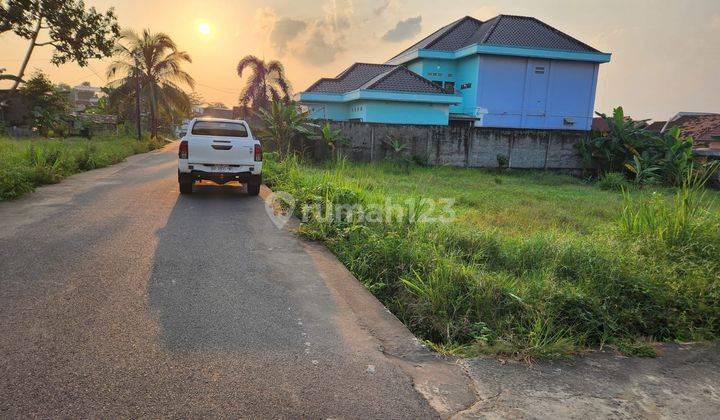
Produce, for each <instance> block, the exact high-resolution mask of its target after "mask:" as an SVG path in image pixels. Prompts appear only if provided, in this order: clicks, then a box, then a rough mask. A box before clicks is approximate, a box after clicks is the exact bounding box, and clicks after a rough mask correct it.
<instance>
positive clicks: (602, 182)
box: [597, 172, 630, 191]
mask: <svg viewBox="0 0 720 420" xmlns="http://www.w3.org/2000/svg"><path fill="white" fill-rule="evenodd" d="M597 185H598V187H600V189H601V190H609V191H622V190H626V189H628V188H629V186H630V183H629V182H628V181H627V178H625V175H623V174H621V173H620V172H608V173H606V174H605V175H603V176H601V177H600V179H599V180H598V182H597Z"/></svg>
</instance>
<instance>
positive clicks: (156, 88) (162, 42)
mask: <svg viewBox="0 0 720 420" xmlns="http://www.w3.org/2000/svg"><path fill="white" fill-rule="evenodd" d="M123 41H124V42H123ZM114 55H115V57H116V60H115V61H114V62H113V63H112V64H110V67H109V68H108V71H107V77H108V79H112V78H114V77H117V76H119V78H118V79H116V80H113V81H111V82H110V83H109V84H110V86H111V87H114V88H117V89H119V90H120V91H122V92H127V93H129V94H132V95H137V93H138V92H140V96H145V98H146V101H147V104H148V108H149V111H150V121H149V123H150V134H151V136H153V137H156V136H157V117H158V115H159V114H160V113H161V112H162V113H164V114H173V113H176V112H180V111H181V110H182V111H184V110H186V109H188V108H189V105H188V104H189V103H190V98H189V96H188V94H187V93H185V92H184V91H183V90H182V88H181V87H180V85H187V86H189V87H190V88H194V87H195V80H193V78H192V77H191V76H190V75H189V74H188V73H187V72H185V71H184V70H182V68H181V66H182V64H183V63H192V60H191V59H190V55H188V53H186V52H185V51H178V48H177V45H176V44H175V42H174V41H173V40H172V39H171V38H170V37H169V36H168V35H166V34H164V33H151V32H150V31H149V30H147V29H145V30H143V32H142V34H141V35H138V34H137V33H136V32H135V31H129V30H128V31H123V32H122V34H121V35H120V40H119V42H117V43H116V44H115V49H114ZM138 85H139V86H138ZM135 99H136V101H137V103H139V100H138V99H139V98H135Z"/></svg>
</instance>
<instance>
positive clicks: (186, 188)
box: [179, 181, 194, 194]
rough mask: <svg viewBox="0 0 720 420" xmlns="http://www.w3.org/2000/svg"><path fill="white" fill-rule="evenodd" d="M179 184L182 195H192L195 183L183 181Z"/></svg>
mask: <svg viewBox="0 0 720 420" xmlns="http://www.w3.org/2000/svg"><path fill="white" fill-rule="evenodd" d="M179 184H180V194H192V192H193V184H194V182H192V181H190V182H187V181H181V182H180V183H179Z"/></svg>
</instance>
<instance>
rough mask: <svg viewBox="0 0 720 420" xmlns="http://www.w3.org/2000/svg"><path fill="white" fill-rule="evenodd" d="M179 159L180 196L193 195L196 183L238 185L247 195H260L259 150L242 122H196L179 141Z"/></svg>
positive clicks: (204, 120)
mask: <svg viewBox="0 0 720 420" xmlns="http://www.w3.org/2000/svg"><path fill="white" fill-rule="evenodd" d="M178 158H179V159H178V183H179V184H180V193H181V194H190V193H192V190H193V184H194V183H195V181H199V180H208V181H213V182H216V183H218V184H226V183H228V182H232V181H238V182H241V183H243V184H245V185H246V186H247V192H248V194H249V195H258V193H259V192H260V184H261V183H262V146H261V145H260V142H259V141H258V140H256V139H255V138H254V137H253V135H252V132H251V131H250V127H249V126H248V124H247V123H246V122H245V121H239V120H224V119H217V118H195V119H194V120H192V121H190V123H189V124H188V130H187V133H186V134H185V137H183V138H182V139H181V141H180V148H179V152H178Z"/></svg>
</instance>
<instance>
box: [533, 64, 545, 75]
mask: <svg viewBox="0 0 720 420" xmlns="http://www.w3.org/2000/svg"><path fill="white" fill-rule="evenodd" d="M535 74H545V67H543V66H537V67H535Z"/></svg>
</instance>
